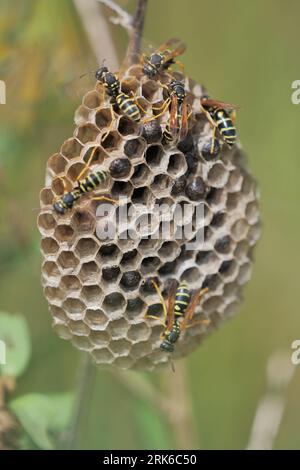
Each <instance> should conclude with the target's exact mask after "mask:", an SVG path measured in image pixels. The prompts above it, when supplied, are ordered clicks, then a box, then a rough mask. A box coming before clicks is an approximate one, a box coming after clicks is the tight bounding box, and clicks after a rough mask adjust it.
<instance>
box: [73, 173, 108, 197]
mask: <svg viewBox="0 0 300 470" xmlns="http://www.w3.org/2000/svg"><path fill="white" fill-rule="evenodd" d="M108 175H109V173H108V172H107V171H104V170H102V171H95V172H93V173H91V174H89V176H87V177H86V178H84V179H83V180H82V181H79V183H78V187H79V189H80V191H81V192H82V193H86V192H88V191H92V190H93V189H95V188H96V187H97V186H99V184H101V183H103V182H104V181H105V180H106V179H107V177H108Z"/></svg>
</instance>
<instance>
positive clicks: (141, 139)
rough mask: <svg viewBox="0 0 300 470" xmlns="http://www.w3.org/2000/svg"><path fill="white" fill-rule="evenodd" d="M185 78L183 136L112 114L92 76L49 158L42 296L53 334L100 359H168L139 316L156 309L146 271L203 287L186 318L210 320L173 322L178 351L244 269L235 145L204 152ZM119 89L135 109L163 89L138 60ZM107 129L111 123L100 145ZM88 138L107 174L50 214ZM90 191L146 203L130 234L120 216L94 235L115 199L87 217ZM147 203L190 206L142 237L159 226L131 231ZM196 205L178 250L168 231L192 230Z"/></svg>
mask: <svg viewBox="0 0 300 470" xmlns="http://www.w3.org/2000/svg"><path fill="white" fill-rule="evenodd" d="M186 87H187V89H188V90H189V94H188V100H189V103H190V105H191V106H192V107H193V109H194V111H195V118H194V117H193V118H191V119H190V120H189V122H190V131H189V135H188V137H187V139H186V140H185V141H184V142H182V143H181V144H179V145H177V146H173V147H170V146H166V145H163V144H162V134H161V128H160V126H158V124H157V121H152V122H150V123H149V124H147V125H146V126H145V127H144V130H143V128H142V126H141V125H139V124H136V123H134V122H132V121H131V120H130V119H128V118H127V117H125V116H124V115H121V113H120V114H119V115H118V114H115V117H116V120H114V121H113V123H111V113H110V105H109V100H108V99H107V97H105V98H104V100H103V92H102V91H103V90H102V88H101V86H100V85H99V84H98V85H96V87H95V89H94V90H92V91H90V92H88V93H87V94H86V95H85V96H84V97H83V100H82V105H81V106H80V107H79V108H78V109H77V111H76V114H75V122H76V125H77V127H76V129H75V131H74V135H73V137H71V138H69V139H67V140H66V141H65V142H64V143H63V145H62V146H61V149H60V151H59V152H58V153H56V154H54V155H52V156H51V157H50V158H49V160H48V164H47V172H46V185H45V187H44V188H43V189H42V191H41V195H40V199H41V212H40V214H39V218H38V226H39V230H40V232H41V235H42V241H41V251H42V256H43V265H42V283H43V287H44V292H45V296H46V298H47V300H48V302H49V305H50V311H51V315H52V317H53V325H54V329H55V331H56V332H57V334H58V335H59V336H60V337H61V338H64V339H67V340H70V341H71V342H72V344H73V345H74V346H75V347H77V348H79V349H81V350H84V351H88V352H89V353H90V354H91V355H92V357H93V358H94V360H95V361H96V363H98V364H99V365H102V366H104V367H108V366H114V367H121V368H135V369H142V370H143V369H144V370H154V369H157V368H159V367H162V366H163V365H166V364H168V363H169V360H170V354H168V353H166V352H163V351H161V350H160V348H159V345H160V342H161V340H160V334H161V332H162V331H163V327H162V325H161V324H160V323H159V321H156V320H152V319H151V320H150V319H145V314H146V312H147V311H148V312H149V313H150V314H152V315H156V314H158V315H160V317H162V306H161V304H160V301H159V298H158V296H157V294H156V293H155V291H154V290H153V288H152V285H151V282H150V280H151V279H152V278H156V280H157V281H158V283H159V284H160V286H161V288H162V289H163V288H164V289H165V294H166V288H167V286H168V282H169V281H170V279H177V280H178V281H179V280H183V279H185V280H187V282H188V285H189V286H190V288H191V289H196V288H199V287H201V286H206V287H208V288H209V292H208V293H207V294H206V295H205V297H204V298H203V299H202V302H201V303H200V305H199V307H198V308H197V310H196V314H195V319H196V320H199V319H202V318H209V319H210V324H209V325H208V326H207V325H204V324H201V323H199V322H198V323H197V324H196V325H195V326H194V327H191V328H189V329H186V330H185V331H184V332H183V333H182V335H181V338H180V339H179V341H178V342H177V343H176V345H175V352H174V353H173V354H172V357H180V356H182V355H185V354H187V353H188V352H189V351H190V350H192V349H194V348H195V347H196V346H197V345H198V344H199V343H200V342H201V341H202V339H203V338H204V337H205V336H206V335H207V334H208V333H210V331H212V330H213V329H215V328H216V327H217V326H218V325H219V323H220V322H222V321H223V320H224V319H226V318H228V317H230V316H231V315H232V312H233V311H234V309H235V308H236V306H237V305H238V303H239V301H240V300H241V290H242V287H243V285H244V284H245V283H246V282H247V281H248V280H249V277H250V272H251V266H252V250H253V247H254V245H255V244H256V242H257V240H258V238H259V209H258V202H257V192H256V185H255V182H254V180H253V178H252V176H251V175H250V173H249V171H248V169H247V167H246V165H245V158H244V155H243V152H242V150H241V149H240V147H239V144H238V145H236V146H235V147H234V148H233V149H232V150H229V149H228V148H227V146H226V145H224V146H223V147H222V149H221V150H220V152H219V154H218V155H217V156H212V155H210V142H211V135H212V129H211V126H210V124H209V123H208V121H207V119H206V117H205V115H204V114H203V113H201V112H200V108H199V98H200V97H201V96H202V94H203V93H204V90H203V88H202V87H201V86H200V85H198V84H196V83H195V82H193V81H191V80H190V81H187V83H186ZM122 88H123V91H124V92H126V93H129V92H130V91H133V92H134V93H135V95H136V97H137V98H138V99H139V102H140V104H141V105H142V106H143V108H146V109H149V110H150V109H151V105H153V104H155V105H156V106H158V105H159V104H161V103H162V99H163V89H162V88H161V87H160V86H159V83H158V82H156V81H152V80H149V79H147V78H146V77H145V76H142V74H141V69H140V68H139V67H131V68H130V69H129V70H128V71H127V74H126V75H125V76H124V77H123V78H122ZM167 118H168V113H166V114H165V115H163V116H162V117H161V118H160V121H159V122H160V123H161V124H163V123H164V122H165V121H166V119H167ZM108 128H110V133H109V135H108V137H107V138H106V139H105V140H104V142H103V143H102V145H100V144H99V143H100V141H101V136H103V134H104V133H105V132H106V131H107V129H108ZM162 128H164V126H163V125H162ZM99 145H100V146H99ZM95 146H99V151H98V152H97V156H96V159H95V160H94V161H93V163H92V166H91V169H92V170H93V171H94V170H98V169H106V170H107V169H109V170H110V172H111V175H112V178H110V179H109V180H108V181H107V184H106V186H105V187H104V188H102V187H101V188H100V187H99V188H98V189H97V190H96V191H95V192H94V193H89V194H88V195H86V196H84V197H82V198H81V199H80V200H79V201H77V203H76V204H75V205H74V207H73V208H72V209H71V210H69V211H67V212H66V214H64V215H58V214H56V213H54V212H53V210H52V204H53V201H54V199H55V198H57V197H59V196H61V195H62V194H63V192H64V190H65V189H64V185H63V183H62V178H64V179H65V181H66V183H67V185H69V186H70V187H73V186H74V184H75V182H76V177H77V175H78V174H79V172H80V171H81V169H82V168H83V167H84V162H86V161H87V159H88V156H89V154H90V151H91V147H95ZM95 194H96V195H97V196H98V195H99V194H105V195H110V196H111V197H112V198H114V199H117V200H118V199H119V197H120V196H124V195H126V196H127V197H128V204H127V207H128V208H129V207H133V208H134V207H137V205H138V204H145V205H146V206H147V209H144V210H143V211H138V210H137V211H136V212H135V213H134V214H133V215H132V216H131V217H130V218H129V224H130V231H131V235H132V236H131V238H126V237H124V232H126V230H127V229H126V227H125V226H123V225H122V224H117V226H116V233H115V236H114V239H113V240H105V241H103V240H102V241H101V240H99V238H98V237H97V236H96V224H100V227H101V226H103V227H105V224H107V223H109V222H111V221H112V220H114V215H115V214H116V213H117V212H118V211H120V208H121V204H120V206H118V205H112V206H111V209H110V213H109V214H108V215H107V216H104V217H100V218H96V208H97V206H98V205H99V204H100V203H99V202H97V201H93V200H92V199H91V198H92V197H93V196H94V195H95ZM155 203H159V204H161V203H165V204H167V205H168V206H172V205H173V204H176V205H177V206H178V205H181V206H182V205H183V204H184V203H188V205H189V207H190V208H191V211H190V212H189V214H185V218H184V220H183V221H177V220H173V221H172V222H171V227H172V233H171V238H170V239H168V240H165V239H162V238H161V237H159V236H158V237H157V238H154V239H153V238H151V236H150V235H151V233H156V234H158V233H159V229H160V228H161V226H162V217H163V214H160V215H159V216H157V214H156V218H155V217H154V222H153V224H152V226H151V228H150V227H148V225H147V223H146V224H144V226H143V230H142V233H141V232H139V231H138V230H137V227H138V226H139V223H141V222H142V219H143V218H145V217H146V215H147V211H148V212H149V213H151V211H152V210H153V206H154V204H155ZM200 205H201V206H202V207H204V219H201V222H200V225H201V224H202V228H203V227H204V236H205V238H204V244H203V245H202V246H201V249H199V248H198V249H192V250H187V249H186V243H187V242H188V241H189V239H187V238H186V237H183V238H182V237H181V238H180V237H179V238H176V233H177V232H178V230H180V229H181V228H182V227H181V226H182V225H187V224H189V223H190V222H192V227H193V233H192V234H191V235H190V239H193V237H194V236H195V233H197V231H198V230H199V229H200V228H201V227H200V226H199V227H198V226H197V224H198V223H196V221H195V220H196V219H195V211H196V208H197V207H198V206H200Z"/></svg>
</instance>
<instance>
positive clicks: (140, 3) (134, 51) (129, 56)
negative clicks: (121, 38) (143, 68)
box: [124, 0, 148, 67]
mask: <svg viewBox="0 0 300 470" xmlns="http://www.w3.org/2000/svg"><path fill="white" fill-rule="evenodd" d="M147 3H148V0H137V6H136V10H135V14H134V17H133V20H132V31H131V32H130V37H129V43H128V48H127V52H126V56H125V60H124V65H125V66H126V67H129V66H130V65H132V64H134V63H135V62H136V61H137V60H138V55H139V53H140V50H141V40H142V33H143V28H144V21H145V15H146V9H147Z"/></svg>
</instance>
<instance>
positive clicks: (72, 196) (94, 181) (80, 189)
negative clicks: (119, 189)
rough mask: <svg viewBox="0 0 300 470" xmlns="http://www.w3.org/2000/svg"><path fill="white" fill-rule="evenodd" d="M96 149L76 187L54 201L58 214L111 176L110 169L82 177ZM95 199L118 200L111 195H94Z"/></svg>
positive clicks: (70, 207)
mask: <svg viewBox="0 0 300 470" xmlns="http://www.w3.org/2000/svg"><path fill="white" fill-rule="evenodd" d="M96 150H97V147H95V148H94V149H93V151H92V152H91V155H90V157H89V161H88V163H87V164H86V166H85V168H84V169H83V170H82V171H81V173H80V174H79V175H78V177H77V184H76V186H75V188H73V189H72V190H71V191H68V192H66V193H65V194H63V195H62V196H61V197H60V198H59V199H58V200H57V201H55V202H54V203H53V209H54V210H55V212H57V213H58V214H65V212H66V211H67V210H68V209H72V207H73V206H74V204H75V202H76V201H77V200H78V199H79V198H80V197H81V196H83V195H84V194H86V193H88V192H91V191H93V190H94V189H96V188H97V187H98V186H99V185H100V184H102V183H103V182H104V181H106V180H107V179H108V178H109V176H110V173H109V172H108V171H106V170H99V171H93V172H91V173H90V174H89V175H88V176H86V177H85V178H82V179H81V176H82V175H83V174H84V173H85V172H86V171H87V168H88V167H89V163H90V162H91V161H92V159H93V156H94V154H95V152H96ZM93 200H97V201H100V200H104V201H109V202H113V203H116V202H117V201H115V200H114V199H111V198H110V197H107V196H99V197H94V198H93Z"/></svg>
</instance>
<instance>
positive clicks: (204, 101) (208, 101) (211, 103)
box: [201, 98, 239, 111]
mask: <svg viewBox="0 0 300 470" xmlns="http://www.w3.org/2000/svg"><path fill="white" fill-rule="evenodd" d="M201 104H202V106H209V107H212V108H221V109H225V110H227V111H232V110H234V109H239V106H237V105H235V104H231V103H224V102H223V101H218V100H214V99H210V98H207V99H206V98H202V99H201Z"/></svg>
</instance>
